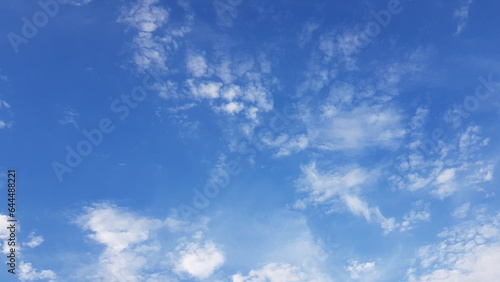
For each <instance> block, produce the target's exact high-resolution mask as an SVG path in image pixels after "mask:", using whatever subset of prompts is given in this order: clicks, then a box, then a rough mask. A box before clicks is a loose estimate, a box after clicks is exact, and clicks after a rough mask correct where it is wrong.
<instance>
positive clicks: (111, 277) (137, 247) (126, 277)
mask: <svg viewBox="0 0 500 282" xmlns="http://www.w3.org/2000/svg"><path fill="white" fill-rule="evenodd" d="M76 223H77V224H78V225H79V226H80V227H81V228H82V229H83V230H88V231H90V232H91V233H90V234H89V235H88V236H89V238H91V239H92V240H94V241H96V242H98V243H100V244H103V245H104V246H105V249H104V251H103V252H102V253H101V254H100V255H98V263H96V265H95V266H93V267H90V268H88V269H87V270H83V271H84V274H82V276H84V277H86V279H89V280H105V281H143V280H144V279H146V278H145V277H148V276H149V275H150V274H151V275H152V273H151V272H148V273H146V272H145V268H146V267H147V268H148V269H157V267H158V265H157V264H158V263H160V262H159V261H156V260H157V256H158V251H159V250H160V249H161V247H160V246H159V245H158V242H157V241H156V240H154V239H153V238H151V233H152V232H153V231H154V230H156V229H158V228H159V227H161V226H162V225H163V223H162V221H160V220H157V219H149V218H146V217H143V216H139V215H136V214H133V213H131V212H128V211H126V210H124V209H121V208H118V207H116V206H114V205H109V204H95V205H93V206H91V207H86V208H85V213H84V214H83V215H81V216H79V217H78V219H77V220H76ZM158 273H161V272H160V271H158ZM158 273H157V274H158ZM153 274H154V272H153Z"/></svg>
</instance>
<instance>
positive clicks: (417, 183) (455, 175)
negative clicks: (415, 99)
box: [390, 113, 495, 199]
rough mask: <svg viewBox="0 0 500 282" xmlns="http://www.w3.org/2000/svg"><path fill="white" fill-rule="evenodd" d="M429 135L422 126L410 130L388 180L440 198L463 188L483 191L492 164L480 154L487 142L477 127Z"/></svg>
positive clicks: (402, 186) (490, 173)
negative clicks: (402, 150)
mask: <svg viewBox="0 0 500 282" xmlns="http://www.w3.org/2000/svg"><path fill="white" fill-rule="evenodd" d="M417 115H418V113H417ZM417 115H416V116H417ZM430 135H431V136H427V134H426V133H425V132H424V131H423V127H422V126H420V127H419V128H415V129H414V130H411V133H410V137H411V139H410V141H409V142H408V145H407V146H406V148H405V151H404V153H403V154H402V155H400V157H398V161H397V163H398V164H397V165H396V168H397V170H398V173H397V174H395V175H393V176H391V177H390V180H391V181H392V182H393V183H394V184H395V185H396V186H397V187H399V188H400V189H407V190H410V191H416V190H422V189H425V190H427V191H428V192H429V193H430V194H431V195H433V196H434V197H436V198H439V199H443V198H446V197H449V196H451V195H453V194H454V193H457V192H458V191H461V190H463V189H471V188H472V189H477V190H483V189H484V188H483V186H484V184H485V183H488V182H490V181H491V180H492V179H493V171H494V168H495V162H494V160H488V158H487V157H484V156H482V155H481V150H482V148H483V147H485V146H487V145H488V142H489V139H488V138H484V137H482V136H481V135H480V128H479V127H478V126H474V125H471V126H469V127H467V128H465V129H463V130H461V131H459V132H451V133H449V132H447V133H446V134H445V132H444V130H442V129H440V128H435V129H433V131H432V133H431V134H430ZM436 136H438V137H436Z"/></svg>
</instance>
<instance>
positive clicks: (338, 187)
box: [294, 163, 397, 234]
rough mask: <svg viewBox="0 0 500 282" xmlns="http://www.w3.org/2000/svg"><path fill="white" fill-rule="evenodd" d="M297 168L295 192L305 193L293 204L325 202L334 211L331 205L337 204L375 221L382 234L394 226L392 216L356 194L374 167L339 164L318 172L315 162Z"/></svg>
mask: <svg viewBox="0 0 500 282" xmlns="http://www.w3.org/2000/svg"><path fill="white" fill-rule="evenodd" d="M301 169H302V176H301V178H299V179H298V180H297V187H298V191H299V192H303V193H304V192H305V193H307V196H306V197H305V198H302V199H299V200H298V201H297V202H296V203H295V205H294V207H295V208H299V209H300V208H305V207H307V206H310V205H326V206H329V207H330V211H334V210H335V206H336V205H340V206H341V207H343V209H347V210H348V211H349V212H351V213H352V214H353V215H355V216H362V217H364V218H365V219H366V221H368V222H372V221H375V222H377V223H379V224H380V226H381V227H382V228H383V229H384V233H385V234H387V233H389V232H392V231H393V230H394V229H395V228H396V227H397V223H396V222H395V220H394V218H386V217H384V216H383V215H382V213H381V212H380V210H379V208H378V207H370V206H369V205H368V203H367V202H365V201H364V200H362V199H361V198H360V194H361V188H362V187H363V186H365V185H366V184H368V183H370V182H369V181H373V179H374V178H376V175H377V173H376V172H375V171H367V170H365V169H363V168H359V167H343V168H340V169H338V171H335V172H322V171H319V170H318V169H317V168H316V164H315V163H311V164H309V165H307V166H302V168H301Z"/></svg>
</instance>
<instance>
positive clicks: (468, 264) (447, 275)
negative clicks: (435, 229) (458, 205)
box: [408, 212, 500, 282]
mask: <svg viewBox="0 0 500 282" xmlns="http://www.w3.org/2000/svg"><path fill="white" fill-rule="evenodd" d="M438 237H439V238H441V241H439V242H436V243H434V244H431V245H427V246H424V247H421V248H420V249H419V251H418V255H417V263H418V265H416V266H415V267H413V268H411V269H409V270H408V281H411V282H424V281H425V282H431V281H449V282H452V281H460V282H469V281H470V282H473V281H496V280H497V278H498V277H499V275H500V268H498V261H499V260H500V214H496V215H494V216H488V215H485V214H483V213H482V212H479V213H476V217H475V218H474V219H473V220H469V221H465V222H462V223H459V224H457V225H455V226H452V227H451V228H445V229H444V231H443V232H441V233H439V234H438Z"/></svg>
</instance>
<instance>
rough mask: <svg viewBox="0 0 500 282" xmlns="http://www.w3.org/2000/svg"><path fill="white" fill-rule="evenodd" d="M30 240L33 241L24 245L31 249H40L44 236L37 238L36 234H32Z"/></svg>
mask: <svg viewBox="0 0 500 282" xmlns="http://www.w3.org/2000/svg"><path fill="white" fill-rule="evenodd" d="M29 238H30V239H31V240H30V241H29V242H28V243H24V244H23V245H25V246H28V247H30V248H35V247H38V246H40V244H42V243H43V241H44V240H43V237H42V236H35V233H31V234H30V236H29Z"/></svg>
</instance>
